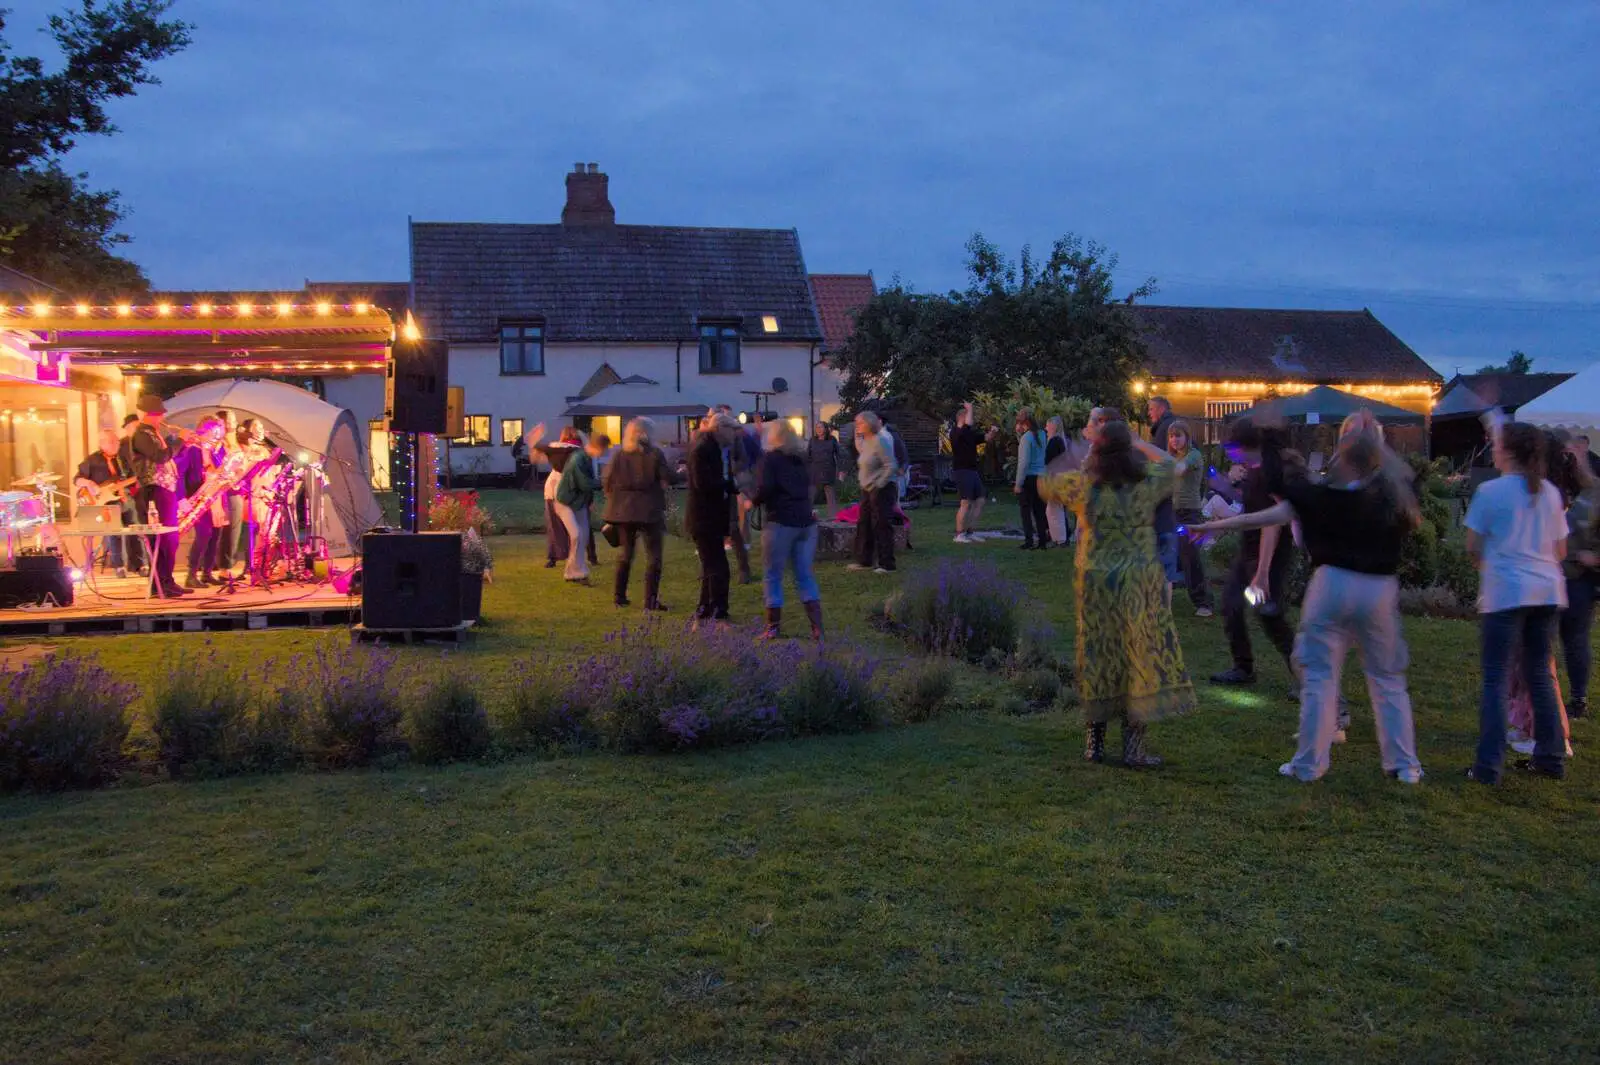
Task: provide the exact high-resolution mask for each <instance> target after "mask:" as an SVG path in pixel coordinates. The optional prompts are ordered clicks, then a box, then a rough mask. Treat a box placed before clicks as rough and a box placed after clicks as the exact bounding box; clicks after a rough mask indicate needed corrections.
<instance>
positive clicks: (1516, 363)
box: [1478, 351, 1533, 373]
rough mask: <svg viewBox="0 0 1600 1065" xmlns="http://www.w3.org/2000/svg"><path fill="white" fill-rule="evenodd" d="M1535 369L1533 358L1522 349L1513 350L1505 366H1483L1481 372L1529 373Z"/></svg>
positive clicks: (1479, 370)
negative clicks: (1521, 350)
mask: <svg viewBox="0 0 1600 1065" xmlns="http://www.w3.org/2000/svg"><path fill="white" fill-rule="evenodd" d="M1532 369H1533V358H1532V356H1530V355H1527V354H1525V353H1523V352H1520V351H1513V352H1512V353H1511V357H1510V358H1509V359H1507V360H1506V361H1505V365H1503V366H1483V367H1480V368H1479V369H1478V372H1479V373H1528V372H1530V371H1531V370H1532Z"/></svg>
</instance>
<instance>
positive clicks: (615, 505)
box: [603, 418, 672, 611]
mask: <svg viewBox="0 0 1600 1065" xmlns="http://www.w3.org/2000/svg"><path fill="white" fill-rule="evenodd" d="M654 429H655V426H654V424H653V423H652V422H651V421H650V419H649V418H635V419H633V420H632V421H631V422H629V423H628V425H627V428H625V429H624V430H623V431H622V448H621V450H619V451H618V452H617V453H616V455H614V456H612V459H611V461H610V462H609V463H607V464H606V472H605V476H604V478H603V483H604V485H605V490H606V509H605V516H604V520H605V523H606V524H607V525H614V526H616V530H617V535H618V539H619V541H620V542H619V543H618V545H617V546H618V547H620V548H621V550H622V553H621V555H620V556H619V557H618V558H617V573H616V578H615V580H614V582H613V584H612V593H613V596H614V598H615V600H616V604H617V605H618V606H627V605H628V577H629V575H630V573H631V572H632V570H633V555H634V549H635V545H636V544H637V543H638V542H639V541H640V540H643V541H644V552H645V569H644V608H645V609H646V610H653V611H665V610H666V609H667V607H666V605H665V604H663V603H662V602H661V536H662V533H663V532H665V531H666V522H667V484H668V482H669V481H670V480H671V477H672V473H671V471H670V470H669V469H668V468H667V459H666V456H664V455H662V454H661V451H660V450H659V449H658V448H657V447H656V446H655V444H654V443H652V442H651V440H650V434H651V433H652V432H653V431H654Z"/></svg>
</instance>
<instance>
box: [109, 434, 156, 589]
mask: <svg viewBox="0 0 1600 1065" xmlns="http://www.w3.org/2000/svg"><path fill="white" fill-rule="evenodd" d="M138 428H139V416H138V415H137V414H130V415H128V416H127V417H126V418H124V419H122V432H121V434H120V436H121V443H120V444H119V445H118V446H117V461H118V462H119V463H121V465H122V469H123V470H125V471H126V476H128V477H132V476H133V475H134V473H133V434H134V433H135V432H136V431H138ZM120 502H121V504H122V524H124V525H138V524H139V523H141V522H142V521H144V518H143V517H141V516H140V512H139V486H138V484H137V483H135V484H134V485H133V486H132V487H131V488H129V489H128V490H127V491H126V492H124V493H123V494H122V499H121V500H120ZM123 539H124V540H126V541H127V546H126V548H125V550H126V552H127V556H128V568H129V569H130V570H138V571H139V573H140V575H141V576H144V575H148V574H149V572H150V569H149V560H147V559H146V558H145V557H144V556H145V550H144V541H143V540H142V539H140V538H139V537H137V536H127V537H123Z"/></svg>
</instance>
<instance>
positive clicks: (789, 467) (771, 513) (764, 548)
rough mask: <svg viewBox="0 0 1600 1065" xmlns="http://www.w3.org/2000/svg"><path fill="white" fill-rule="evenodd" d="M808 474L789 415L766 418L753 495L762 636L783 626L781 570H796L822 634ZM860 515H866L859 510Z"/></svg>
mask: <svg viewBox="0 0 1600 1065" xmlns="http://www.w3.org/2000/svg"><path fill="white" fill-rule="evenodd" d="M811 498H812V497H811V477H810V473H809V471H808V470H807V469H806V450H805V445H804V444H803V443H802V442H801V440H800V436H799V434H797V433H796V432H795V430H794V427H793V426H791V425H790V424H789V423H788V422H787V421H783V420H778V421H771V422H768V423H767V426H766V450H765V451H764V452H763V453H762V455H761V461H760V463H759V464H758V465H757V467H756V482H755V490H754V492H753V494H752V496H751V499H752V501H753V502H754V503H755V504H756V505H758V506H761V507H763V508H764V510H763V512H762V517H763V518H764V521H763V522H762V529H761V552H762V565H763V569H764V571H765V572H764V577H765V581H766V594H767V628H766V631H765V632H764V633H763V634H762V638H763V639H767V640H775V639H778V638H779V637H780V636H781V635H782V627H783V574H784V571H785V570H790V571H792V572H793V573H794V586H795V591H796V592H798V593H799V595H800V602H801V603H802V604H803V605H804V607H805V611H806V618H807V620H809V621H810V622H811V638H812V639H814V640H820V639H822V591H821V589H819V588H818V587H817V578H816V576H815V575H814V574H813V573H812V570H811V564H812V561H813V560H814V559H815V558H816V556H817V516H816V513H815V512H814V511H813V510H812V509H811ZM862 520H866V517H865V516H864V515H863V517H862Z"/></svg>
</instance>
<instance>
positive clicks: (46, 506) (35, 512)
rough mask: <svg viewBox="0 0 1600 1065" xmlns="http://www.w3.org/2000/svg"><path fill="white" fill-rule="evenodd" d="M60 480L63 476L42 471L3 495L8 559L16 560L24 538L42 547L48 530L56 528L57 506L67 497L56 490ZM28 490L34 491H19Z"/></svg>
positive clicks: (1, 530) (0, 529)
mask: <svg viewBox="0 0 1600 1065" xmlns="http://www.w3.org/2000/svg"><path fill="white" fill-rule="evenodd" d="M59 480H61V475H60V474H59V473H45V472H43V471H42V470H41V471H40V472H39V473H33V474H29V475H28V476H26V477H24V478H22V479H21V480H17V481H12V482H11V487H12V489H13V490H12V491H9V492H0V537H4V538H5V541H6V555H7V558H8V560H9V559H14V558H15V557H16V553H17V544H18V541H19V540H20V539H21V538H23V537H25V536H34V537H37V538H38V540H39V542H40V543H41V544H42V542H43V540H44V536H45V532H46V530H48V529H53V528H54V527H55V523H56V507H57V506H58V502H59V500H62V499H64V498H65V493H63V492H61V491H60V490H59V489H58V488H56V482H57V481H59ZM24 488H31V489H34V491H32V492H25V491H18V489H24Z"/></svg>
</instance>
